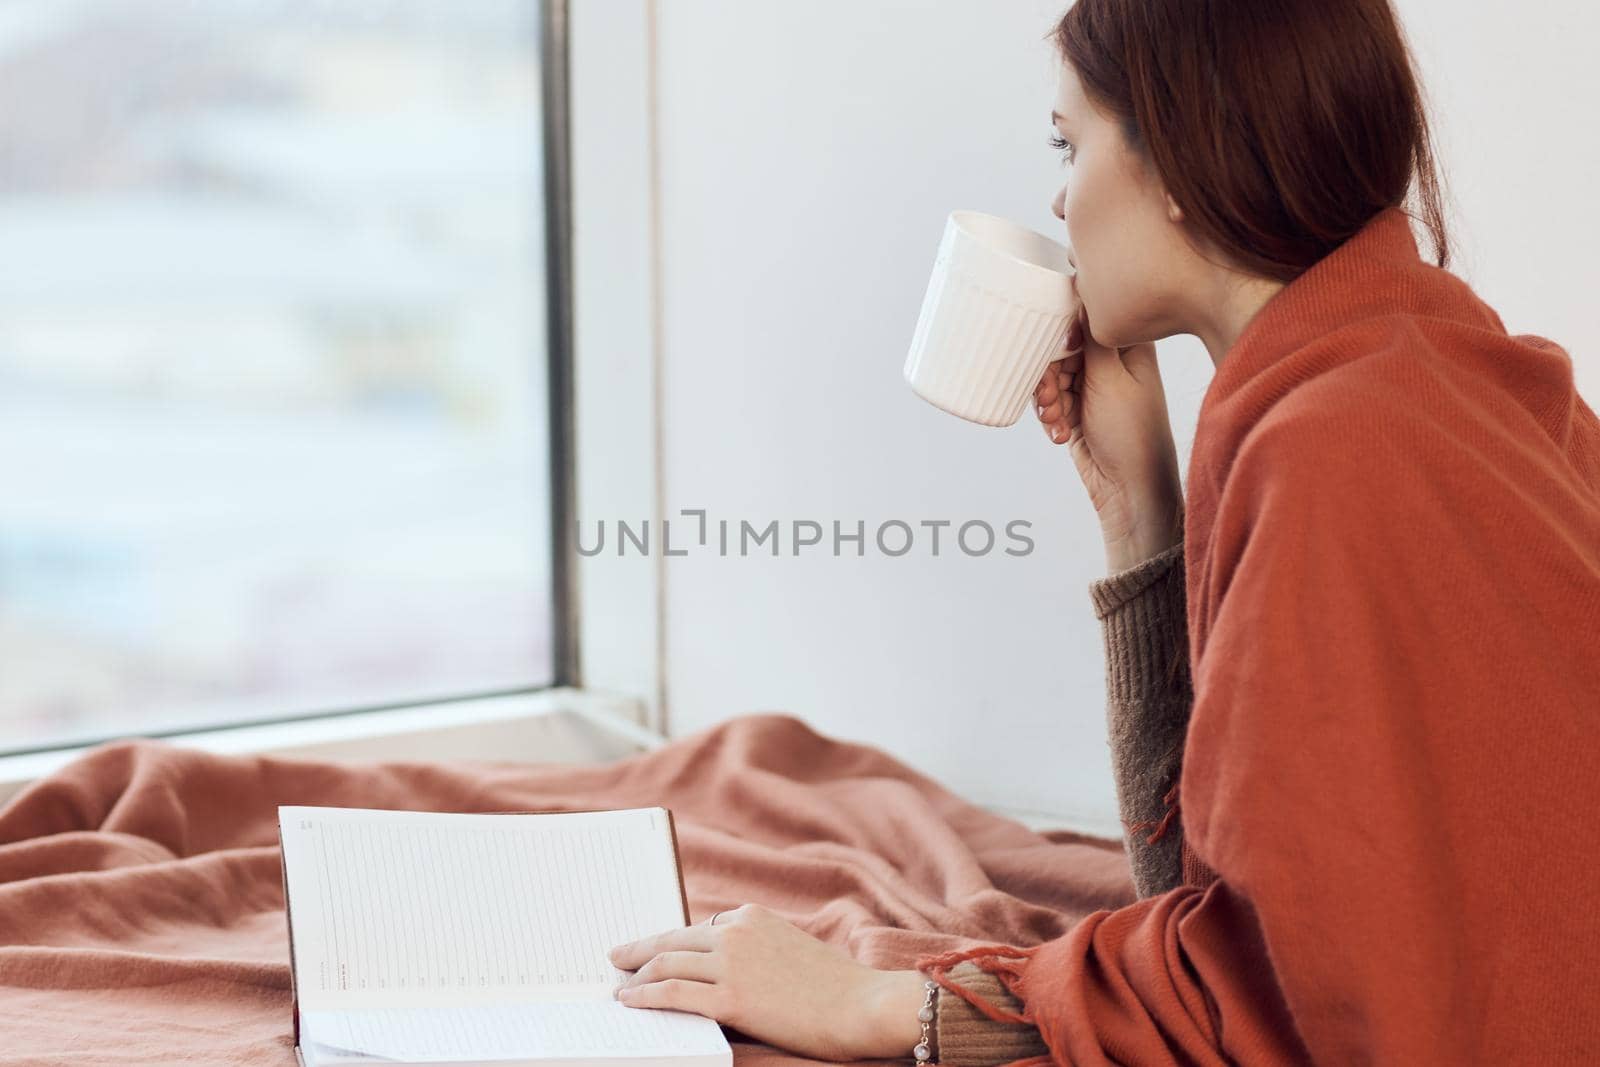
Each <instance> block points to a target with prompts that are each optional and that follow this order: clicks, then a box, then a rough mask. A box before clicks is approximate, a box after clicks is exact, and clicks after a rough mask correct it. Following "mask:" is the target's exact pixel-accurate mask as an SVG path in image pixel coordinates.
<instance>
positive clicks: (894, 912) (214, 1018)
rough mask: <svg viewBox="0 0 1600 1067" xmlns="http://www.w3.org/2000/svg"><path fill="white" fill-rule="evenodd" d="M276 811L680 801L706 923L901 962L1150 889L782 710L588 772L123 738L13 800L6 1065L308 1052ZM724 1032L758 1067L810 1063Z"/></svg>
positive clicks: (2, 912)
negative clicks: (220, 751) (739, 916)
mask: <svg viewBox="0 0 1600 1067" xmlns="http://www.w3.org/2000/svg"><path fill="white" fill-rule="evenodd" d="M279 804H325V805H335V806H347V807H376V808H413V809H426V810H438V811H493V810H506V809H521V810H528V809H547V810H565V809H580V808H596V807H632V806H644V805H652V804H663V805H666V806H668V807H670V808H672V810H673V812H674V815H675V819H676V822H677V828H678V835H679V845H680V848H681V850H682V856H683V863H684V878H685V883H686V885H687V888H688V893H689V906H690V913H691V918H692V919H693V920H695V921H700V920H701V919H704V918H705V917H706V916H708V915H710V914H711V912H713V911H716V910H717V909H719V908H728V907H732V906H735V905H737V904H740V903H744V902H746V901H754V902H758V903H762V904H766V905H768V906H770V907H773V908H775V909H777V910H778V911H780V912H781V913H783V914H784V915H785V916H786V917H787V918H789V919H791V920H792V921H794V922H795V923H797V924H798V925H800V926H801V927H802V928H804V929H806V930H807V931H809V932H810V933H812V934H814V935H816V936H818V937H821V938H824V939H825V940H828V941H830V942H833V943H835V944H840V945H844V946H847V947H848V949H849V950H850V952H851V953H852V954H853V955H854V956H856V957H857V958H858V959H860V960H862V961H863V962H866V963H869V964H871V965H873V966H876V967H884V968H899V967H909V966H910V965H911V962H912V960H913V959H915V958H916V957H917V956H919V955H922V954H925V953H929V952H936V951H944V950H954V949H958V948H964V947H969V946H972V945H975V944H980V943H984V942H1002V943H1006V944H1014V945H1031V944H1036V943H1039V942H1042V941H1047V940H1049V939H1051V938H1055V937H1058V936H1059V935H1061V934H1062V933H1064V932H1065V931H1066V930H1067V929H1068V927H1069V926H1070V925H1072V923H1073V922H1074V921H1075V920H1077V919H1078V918H1080V917H1082V916H1084V915H1086V914H1088V913H1090V912H1092V911H1095V910H1098V909H1100V908H1105V907H1117V906H1120V905H1122V904H1126V903H1129V902H1131V901H1132V900H1133V899H1134V890H1133V885H1132V882H1131V880H1130V878H1129V874H1128V865H1127V861H1126V859H1125V858H1124V855H1123V849H1122V843H1121V842H1120V841H1112V840H1109V839H1103V838H1093V837H1083V836H1080V835H1076V834H1071V833H1052V834H1046V835H1039V834H1035V833H1033V832H1031V831H1029V830H1027V829H1025V828H1023V827H1022V826H1020V825H1018V824H1017V823H1014V822H1011V821H1009V820H1006V819H1002V818H999V817H997V816H994V815H990V814H988V813H986V812H984V811H982V810H980V809H978V808H975V807H973V806H972V805H970V804H967V803H965V802H964V801H962V800H960V799H958V798H957V797H955V796H953V795H952V794H950V793H949V792H947V791H946V790H944V789H943V788H942V787H940V786H939V785H938V784H936V783H934V782H933V781H930V780H929V779H927V778H925V777H923V776H921V775H919V774H917V773H915V772H914V771H912V770H911V769H909V768H908V767H906V766H904V765H902V764H900V763H899V762H897V761H895V760H894V759H892V758H890V757H889V756H888V755H886V754H884V753H883V752H880V751H878V750H877V749H874V748H870V747H866V746H862V745H856V744H848V743H844V742H841V741H837V740H833V739H830V738H827V737H823V736H820V735H818V734H817V733H815V732H813V731H812V730H810V729H809V728H808V727H806V726H805V725H804V724H803V723H802V722H800V721H799V720H798V719H795V718H793V717H790V716H787V715H775V714H774V715H751V716H746V717H744V718H739V719H734V720H732V721H730V722H727V723H724V724H722V725H720V726H717V727H714V728H712V729H710V730H707V731H704V732H702V733H700V734H696V735H693V736H690V737H686V738H683V739H681V740H678V741H676V742H674V743H672V744H670V745H668V746H667V747H665V748H663V749H660V750H658V751H656V752H652V753H647V754H644V755H640V756H636V757H633V758H631V759H627V760H623V761H620V762H616V763H610V764H600V765H583V766H576V767H574V766H568V765H559V764H543V765H538V766H534V767H531V768H530V767H528V766H527V765H519V766H508V765H505V764H483V765H460V764H458V765H442V764H381V765H368V766H348V765H343V766H341V765H334V764H326V763H309V762H299V761H290V760H280V759H269V758H227V757H219V756H213V755H208V754H204V753H199V752H194V751H190V750H185V749H179V748H174V747H171V746H167V745H162V744H157V743H153V742H129V743H122V744H116V745H110V746H106V747H103V748H100V749H98V750H96V751H94V752H93V753H91V754H89V755H88V756H86V757H84V758H83V759H82V760H79V761H78V762H76V763H74V764H72V765H71V766H69V767H67V768H65V769H64V770H62V771H61V772H60V773H59V774H56V775H54V776H53V777H51V778H49V779H46V780H44V781H41V782H38V783H36V784H35V785H34V786H32V787H31V788H30V789H28V790H27V791H26V792H25V793H23V794H21V795H19V796H18V797H17V798H15V799H14V800H13V801H12V802H11V803H10V804H9V805H8V806H6V807H5V808H4V810H3V811H0V1064H30V1065H43V1064H95V1065H100V1064H110V1063H116V1064H174V1063H205V1064H245V1063H248V1064H278V1065H282V1067H289V1065H291V1064H293V1063H294V1055H293V1053H292V1051H291V1046H290V1036H289V1035H290V1018H289V964H288V948H287V940H286V932H285V927H284V916H283V894H282V889H281V881H280V876H279V869H278V847H277V837H276V813H277V806H278V805H279ZM729 1036H730V1038H732V1039H734V1041H735V1044H734V1049H735V1056H736V1057H737V1058H738V1059H739V1061H740V1062H741V1063H744V1064H751V1063H755V1062H756V1061H758V1060H759V1061H761V1062H763V1063H766V1062H776V1061H788V1062H804V1061H798V1060H795V1059H794V1058H792V1057H788V1056H784V1055H781V1054H779V1053H777V1052H776V1051H774V1050H772V1049H770V1048H767V1047H766V1046H762V1045H758V1044H755V1043H752V1042H748V1041H742V1040H739V1038H740V1037H741V1035H738V1034H736V1033H730V1035H729Z"/></svg>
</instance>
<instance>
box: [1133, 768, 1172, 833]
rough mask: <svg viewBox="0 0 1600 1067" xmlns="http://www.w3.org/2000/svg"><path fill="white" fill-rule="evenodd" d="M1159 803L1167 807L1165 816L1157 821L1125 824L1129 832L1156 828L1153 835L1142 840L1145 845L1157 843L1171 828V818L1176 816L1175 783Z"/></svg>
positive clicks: (1149, 820) (1150, 820)
mask: <svg viewBox="0 0 1600 1067" xmlns="http://www.w3.org/2000/svg"><path fill="white" fill-rule="evenodd" d="M1161 803H1163V804H1165V805H1166V806H1167V811H1166V814H1165V815H1163V816H1161V818H1160V819H1159V820H1156V819H1145V820H1143V821H1141V822H1136V823H1129V824H1125V825H1127V828H1128V830H1129V831H1130V832H1137V831H1139V830H1143V829H1145V828H1146V827H1150V826H1154V827H1155V828H1156V829H1155V833H1153V834H1151V835H1150V836H1149V837H1147V838H1145V839H1144V843H1145V844H1147V845H1153V844H1155V843H1156V842H1157V841H1160V840H1161V838H1162V836H1163V835H1164V834H1165V833H1166V832H1167V829H1168V828H1169V827H1171V825H1172V820H1173V818H1174V817H1176V816H1177V814H1178V783H1177V782H1173V783H1172V788H1171V789H1169V790H1167V793H1166V795H1165V796H1163V797H1162V798H1161Z"/></svg>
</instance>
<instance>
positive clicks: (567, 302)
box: [0, 0, 659, 801]
mask: <svg viewBox="0 0 1600 1067" xmlns="http://www.w3.org/2000/svg"><path fill="white" fill-rule="evenodd" d="M570 14H571V12H570V0H538V26H539V42H538V48H539V64H540V69H539V77H540V127H541V129H540V145H541V148H542V151H543V153H544V160H543V166H542V173H543V176H544V188H543V199H544V205H543V206H544V227H545V307H546V314H545V342H546V343H545V362H546V377H545V383H546V390H545V392H546V408H547V425H548V427H549V435H548V439H547V451H548V454H549V488H550V498H549V501H548V503H549V516H550V576H551V583H550V634H551V662H550V681H549V682H548V683H547V684H544V685H531V686H521V687H517V688H512V689H499V690H487V691H476V692H464V693H456V694H451V695H449V696H433V697H428V698H421V699H417V700H406V701H388V702H383V703H378V704H372V705H359V706H354V707H337V708H322V709H317V710H310V711H300V712H289V713H286V714H282V715H272V716H261V717H251V718H245V719H237V720H229V721H224V722H214V723H209V724H202V725H198V726H196V725H184V726H176V727H171V728H162V729H155V730H138V729H134V730H129V731H125V732H119V733H114V734H96V735H90V736H88V737H68V738H64V739H60V740H55V741H43V742H40V743H38V744H29V743H27V742H26V741H24V742H22V743H20V744H17V745H0V801H3V800H4V799H5V798H6V797H7V796H9V795H10V794H11V793H12V792H14V791H15V789H16V788H19V787H20V785H21V784H24V783H25V782H27V781H29V780H31V779H32V778H33V777H36V776H37V775H39V774H43V773H48V772H49V771H50V770H54V769H55V768H57V767H59V766H63V765H65V764H66V763H68V762H70V761H71V760H72V759H75V758H77V757H78V756H80V755H82V754H83V753H85V752H88V751H89V750H90V749H93V748H95V747H96V746H98V745H102V744H106V743H108V742H112V741H119V740H126V739H130V738H143V739H151V740H163V741H168V742H171V743H176V744H182V745H192V746H196V747H201V748H207V747H213V746H212V745H211V744H208V742H214V743H215V744H220V745H222V746H224V747H223V748H222V749H220V750H222V751H255V750H256V749H238V748H234V747H231V746H233V745H235V744H237V742H236V741H234V740H230V739H232V738H236V737H243V738H252V737H257V736H259V743H260V744H261V745H263V746H265V747H263V748H261V749H259V750H260V751H276V750H279V749H281V748H284V747H285V746H287V747H288V748H297V747H301V746H303V745H304V744H310V743H311V741H308V740H307V739H314V738H317V737H319V736H323V735H324V734H330V731H329V730H328V729H319V728H318V727H317V725H316V724H319V723H330V722H333V723H335V724H336V725H335V726H333V727H332V728H331V734H330V735H331V736H336V737H341V738H343V737H345V736H346V735H347V734H348V733H349V729H348V728H349V727H350V726H351V725H355V726H357V727H359V728H361V729H364V730H365V731H366V732H365V733H364V734H362V735H360V736H362V737H365V738H367V739H369V740H371V741H372V742H374V743H375V744H374V747H381V745H382V743H383V742H384V740H385V739H392V738H394V737H398V736H401V735H403V734H405V733H407V732H408V730H409V729H410V728H409V727H408V726H407V725H406V724H407V723H410V722H413V721H420V720H417V716H418V715H419V714H421V713H426V712H427V711H428V709H452V708H453V709H456V713H457V715H458V716H460V715H462V714H463V713H464V715H465V718H461V717H457V718H456V719H454V720H453V721H455V722H456V723H458V724H464V725H470V724H471V722H472V721H474V720H473V718H472V717H473V715H475V714H478V711H474V710H472V709H479V710H481V709H483V708H498V707H500V706H501V705H499V704H497V703H496V702H502V701H505V700H507V699H513V700H514V699H518V698H521V699H523V701H524V703H525V707H526V710H525V712H524V717H529V716H531V718H530V720H529V721H533V720H537V719H539V718H540V717H543V716H547V715H549V714H552V713H574V712H575V713H578V714H584V715H589V714H591V713H592V712H594V711H595V710H596V709H600V710H601V711H603V712H604V714H603V715H602V716H601V718H608V717H616V716H621V719H622V721H631V722H640V721H643V720H644V719H645V717H646V712H645V711H644V710H642V709H641V708H639V707H638V706H636V705H637V702H636V701H633V700H631V699H629V698H626V697H621V696H618V695H611V696H602V697H600V698H599V700H600V703H599V704H595V703H593V702H592V701H590V700H588V699H587V697H588V694H585V693H584V692H583V691H582V689H581V686H582V685H583V664H582V658H581V648H580V633H581V618H580V614H579V602H578V583H577V578H578V574H577V553H576V535H577V497H576V492H577V463H576V446H575V442H576V411H575V407H576V403H575V401H576V389H575V373H574V358H573V355H574V353H573V338H574V329H573V266H572V263H573V256H572V248H573V226H572V123H571V58H570V57H571V46H570V39H569V37H570ZM463 709H465V711H464V712H463ZM498 716H499V712H498V711H493V712H491V713H490V714H489V717H488V718H486V719H483V720H481V721H483V722H485V723H489V722H495V721H498ZM424 718H425V715H424ZM262 730H266V731H268V732H267V733H262V734H259V735H258V734H255V733H252V731H262ZM273 731H276V732H273ZM658 736H659V735H653V734H650V733H649V732H648V731H646V732H644V733H642V734H640V735H639V736H638V738H636V739H635V740H641V742H642V741H647V740H648V739H649V738H652V737H658ZM495 751H496V750H495V748H494V747H492V746H488V745H485V746H483V755H484V757H485V758H488V757H490V756H492V755H494V753H495ZM529 758H544V757H542V756H538V757H535V756H531V755H530V756H529Z"/></svg>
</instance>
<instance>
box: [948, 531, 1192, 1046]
mask: <svg viewBox="0 0 1600 1067" xmlns="http://www.w3.org/2000/svg"><path fill="white" fill-rule="evenodd" d="M1089 597H1090V601H1091V603H1092V604H1093V607H1094V613H1095V616H1096V617H1097V618H1098V619H1100V620H1101V623H1102V636H1103V638H1104V640H1105V653H1106V696H1107V704H1106V708H1107V725H1108V727H1109V736H1110V741H1111V755H1112V769H1113V772H1114V777H1115V779H1116V786H1117V805H1118V807H1119V808H1120V809H1121V815H1122V820H1123V824H1124V826H1127V825H1129V824H1132V823H1136V822H1139V821H1141V820H1144V821H1150V820H1156V819H1159V818H1160V817H1161V814H1162V812H1161V807H1162V804H1161V796H1162V794H1163V793H1164V792H1165V791H1166V790H1167V788H1168V784H1169V783H1170V782H1173V781H1176V780H1177V767H1178V757H1179V753H1180V751H1181V748H1182V745H1183V731H1184V727H1185V726H1186V725H1187V724H1188V721H1189V708H1190V705H1191V704H1192V703H1193V700H1194V695H1193V690H1192V688H1191V686H1190V682H1189V645H1188V628H1187V625H1186V622H1185V618H1184V603H1185V602H1184V569H1183V543H1182V542H1181V541H1180V542H1179V543H1178V544H1177V545H1174V546H1173V547H1172V548H1170V549H1168V550H1167V551H1165V552H1163V553H1161V554H1160V555H1158V556H1154V557H1152V558H1150V559H1148V560H1146V561H1144V562H1143V563H1140V564H1138V565H1137V566H1134V567H1131V568H1129V569H1127V570H1123V571H1118V572H1117V573H1115V574H1111V575H1108V576H1106V577H1105V578H1102V579H1100V580H1099V581H1096V582H1094V583H1092V584H1091V585H1090V586H1089ZM1177 831H1178V827H1177V826H1176V825H1174V826H1172V827H1171V828H1170V829H1169V830H1168V832H1167V833H1166V834H1164V835H1163V836H1162V838H1161V840H1160V841H1159V842H1158V843H1156V844H1153V845H1152V844H1146V843H1145V841H1144V838H1145V834H1144V833H1142V832H1134V831H1128V832H1127V833H1126V834H1125V837H1124V839H1125V841H1126V843H1127V847H1128V856H1129V860H1130V865H1131V866H1132V868H1133V876H1134V885H1135V886H1136V887H1137V888H1138V891H1139V895H1140V896H1141V897H1143V896H1150V895H1152V894H1154V893H1160V892H1163V891H1165V890H1166V889H1169V888H1171V887H1172V886H1175V885H1177V884H1178V883H1179V881H1180V869H1179V867H1180V865H1179V856H1178V842H1179V841H1180V840H1181V838H1180V836H1179V834H1178V832H1177ZM948 977H949V978H950V979H952V980H953V981H955V982H957V983H959V984H960V985H961V986H963V987H964V988H965V989H966V990H967V991H968V992H971V993H975V994H976V995H978V996H979V997H981V998H982V999H984V1000H987V1001H988V1002H990V1003H991V1004H994V1005H995V1006H997V1007H1000V1008H1003V1009H1004V1010H1006V1011H1011V1012H1015V1011H1018V1010H1020V1004H1019V1002H1018V1001H1017V999H1016V998H1015V997H1014V996H1012V995H1011V994H1010V993H1009V992H1008V991H1007V990H1006V988H1005V986H1003V985H1001V983H1000V980H999V979H998V978H997V977H996V976H994V975H992V974H990V973H989V972H988V971H985V970H983V969H982V968H981V967H978V966H977V965H976V964H973V963H964V964H960V965H958V966H956V967H955V968H952V969H951V971H950V972H949V974H948ZM935 1018H936V1020H937V1021H936V1023H935V1035H934V1037H935V1041H934V1051H935V1055H936V1057H937V1058H938V1061H939V1062H940V1063H941V1064H947V1065H949V1067H980V1065H984V1064H995V1063H1007V1062H1010V1061H1012V1060H1018V1059H1026V1058H1028V1057H1030V1056H1040V1055H1045V1054H1047V1053H1048V1052H1049V1049H1048V1048H1046V1047H1045V1044H1044V1041H1043V1040H1042V1039H1041V1038H1040V1036H1039V1031H1038V1029H1037V1028H1036V1027H1033V1026H1028V1025H1026V1024H1022V1023H1007V1022H998V1021H996V1020H994V1019H991V1018H989V1017H988V1016H986V1015H984V1014H983V1013H982V1012H980V1011H979V1010H978V1009H977V1008H975V1007H973V1006H972V1005H971V1004H969V1003H968V1002H967V1001H965V1000H962V999H961V998H960V997H958V996H954V995H952V994H951V993H950V992H949V991H948V990H945V989H942V988H941V989H940V991H939V1000H938V1009H937V1015H936V1016H935Z"/></svg>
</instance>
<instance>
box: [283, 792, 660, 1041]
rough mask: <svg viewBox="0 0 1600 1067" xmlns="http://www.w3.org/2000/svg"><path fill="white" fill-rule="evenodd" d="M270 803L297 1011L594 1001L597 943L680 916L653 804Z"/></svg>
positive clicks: (642, 932)
mask: <svg viewBox="0 0 1600 1067" xmlns="http://www.w3.org/2000/svg"><path fill="white" fill-rule="evenodd" d="M278 811H279V826H280V829H281V831H282V834H283V858H284V875H285V879H286V882H287V885H288V892H289V904H290V922H291V924H292V926H293V933H294V965H295V981H296V986H297V993H298V996H299V999H300V1006H301V1009H302V1011H308V1010H314V1009H318V1008H339V1009H352V1008H382V1007H406V1006H424V1005H432V1006H438V1005H455V1004H472V1003H484V1002H487V1001H490V1000H496V999H504V997H503V996H502V995H501V994H504V993H506V992H508V991H514V992H516V993H517V994H518V999H519V1000H528V999H573V998H575V997H583V996H590V997H595V998H601V999H606V1000H609V999H610V997H611V990H612V989H613V988H614V986H615V985H616V984H617V983H618V982H619V981H620V980H621V979H622V978H623V977H624V972H621V971H618V970H617V969H616V968H615V967H613V966H612V965H611V962H610V960H609V959H607V957H606V953H607V952H608V950H609V949H610V948H611V947H612V946H613V945H617V944H621V943H622V942H624V941H631V940H635V939H637V938H640V937H644V936H646V935H649V934H653V933H659V932H660V931H662V930H665V929H669V928H671V927H676V926H682V925H683V907H682V902H681V897H680V896H679V890H678V878H677V868H676V865H675V863H674V860H673V855H672V844H671V838H670V834H669V830H668V826H667V815H666V812H665V811H664V810H663V809H661V808H637V809H629V810H626V811H616V812H571V813H559V814H549V815H453V814H438V813H420V812H389V811H368V810H364V809H354V808H296V807H284V808H280V809H278Z"/></svg>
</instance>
